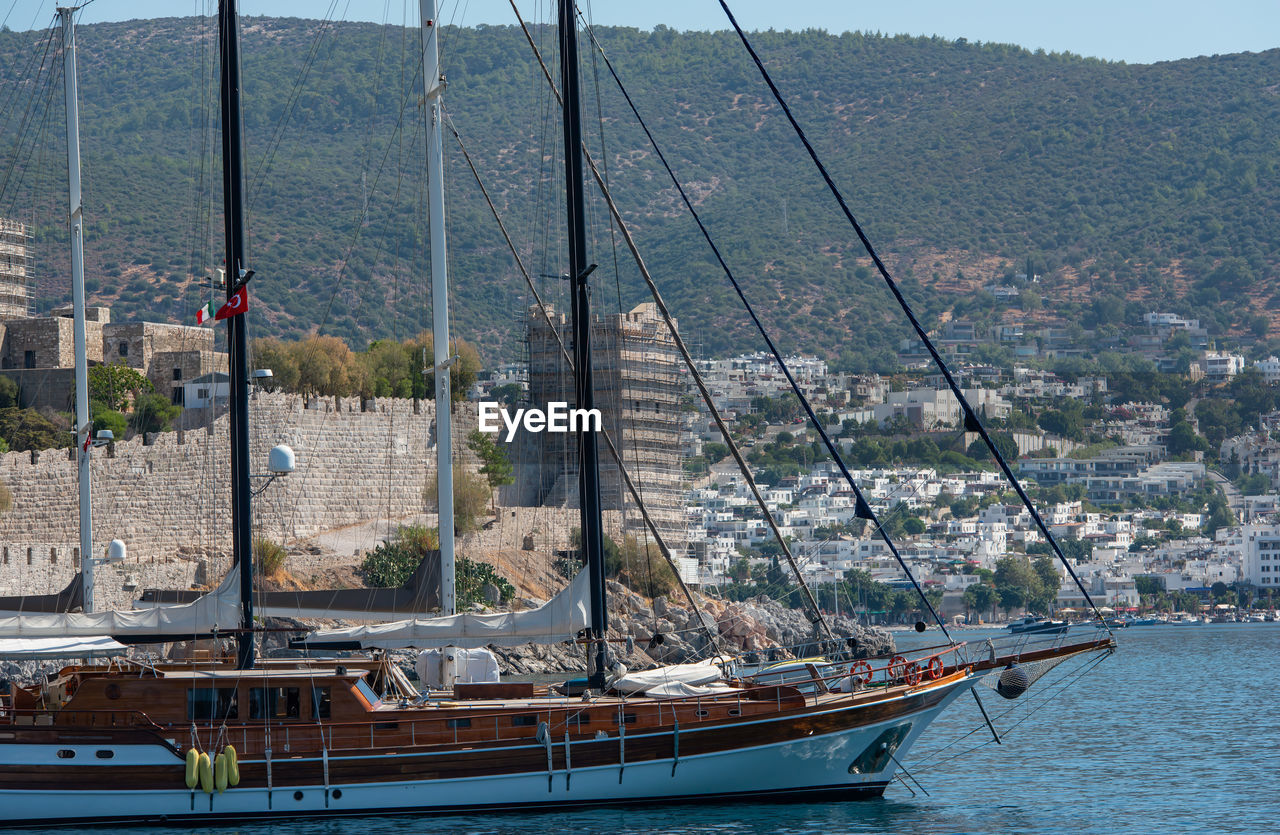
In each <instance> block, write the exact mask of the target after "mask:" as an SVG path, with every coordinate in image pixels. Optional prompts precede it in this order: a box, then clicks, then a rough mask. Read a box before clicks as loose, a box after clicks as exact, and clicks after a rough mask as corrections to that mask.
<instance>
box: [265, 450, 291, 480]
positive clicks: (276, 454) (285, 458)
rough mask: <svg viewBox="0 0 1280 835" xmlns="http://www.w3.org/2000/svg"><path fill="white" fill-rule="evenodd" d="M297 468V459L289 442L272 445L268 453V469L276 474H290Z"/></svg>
mask: <svg viewBox="0 0 1280 835" xmlns="http://www.w3.org/2000/svg"><path fill="white" fill-rule="evenodd" d="M296 468H297V459H296V458H295V456H294V454H293V449H292V448H290V446H289V445H288V444H280V445H278V446H275V447H272V448H271V452H270V453H269V454H268V455H267V469H268V470H270V471H271V472H272V474H274V475H288V474H289V473H291V472H293V471H294V470H295V469H296Z"/></svg>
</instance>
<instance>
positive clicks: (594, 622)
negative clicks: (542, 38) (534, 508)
mask: <svg viewBox="0 0 1280 835" xmlns="http://www.w3.org/2000/svg"><path fill="white" fill-rule="evenodd" d="M574 11H575V4H574V2H573V0H560V20H559V24H560V89H561V90H563V91H564V107H563V108H562V116H563V131H562V132H563V133H564V166H565V191H566V205H567V209H568V214H569V217H568V221H569V278H570V281H571V282H572V286H573V304H572V308H571V312H572V314H573V367H574V371H575V374H574V386H575V388H576V395H577V408H579V409H593V408H595V390H594V389H595V387H594V385H593V382H592V376H591V299H590V295H591V294H590V289H589V287H588V285H587V276H588V275H590V273H591V271H592V270H593V269H594V268H595V265H594V264H591V265H588V264H587V224H586V212H585V202H586V201H585V200H584V198H583V184H582V181H583V175H582V123H581V118H580V117H581V114H580V96H579V92H578V29H577V21H576V19H575V17H574ZM587 423H588V422H587V421H582V422H581V424H580V425H579V429H578V508H579V520H580V523H581V524H580V528H579V530H580V531H581V532H582V547H583V548H584V549H585V550H586V554H587V571H588V573H589V577H590V580H591V632H592V637H593V638H595V640H596V643H595V645H594V651H595V674H594V675H593V676H592V680H591V686H592V687H596V688H599V687H601V686H602V685H603V684H604V678H605V669H606V667H607V665H608V659H607V653H606V644H605V642H604V639H605V630H606V629H607V628H608V620H607V613H606V610H605V586H604V531H603V529H602V524H601V519H600V462H599V450H598V448H597V447H598V445H597V442H596V435H595V433H594V432H592V431H590V429H589V428H588V427H587V426H586V424H587Z"/></svg>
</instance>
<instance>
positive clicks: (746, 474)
mask: <svg viewBox="0 0 1280 835" xmlns="http://www.w3.org/2000/svg"><path fill="white" fill-rule="evenodd" d="M509 2H510V3H511V8H512V9H513V10H515V12H516V17H517V18H520V11H519V10H518V9H516V5H515V0H509ZM520 26H521V27H522V28H523V29H524V32H525V38H526V40H528V42H529V46H530V47H531V48H532V49H533V51H534V54H535V56H536V57H537V59H538V64H539V65H540V66H541V67H542V72H543V75H544V76H546V79H547V83H548V84H549V85H550V86H551V90H552V92H553V93H555V97H556V100H557V101H560V102H561V103H562V105H563V100H562V99H561V98H560V92H559V90H558V89H557V88H556V86H555V82H554V81H552V79H551V73H550V72H549V71H548V70H547V66H546V63H545V62H544V61H543V60H542V53H541V52H540V51H539V50H538V48H537V47H536V46H535V45H534V43H533V38H532V37H531V36H530V35H529V30H528V27H526V26H525V23H524V20H523V18H520ZM587 32H588V33H589V34H590V32H591V30H590V28H589V27H588V29H587ZM592 40H593V42H594V40H595V39H594V36H593V37H592ZM605 64H606V66H608V58H607V57H606V58H605ZM610 71H611V72H612V68H610ZM614 78H615V79H616V78H617V76H616V75H615V76H614ZM583 159H584V160H585V161H586V163H587V165H588V167H589V168H590V169H591V173H592V175H593V176H594V177H595V180H596V185H597V186H598V187H599V188H600V189H601V192H602V193H603V195H604V198H605V201H606V203H608V206H609V212H610V214H611V215H612V216H613V219H614V222H615V223H617V225H618V231H619V232H620V233H621V234H622V238H623V241H624V243H626V245H627V248H628V249H629V250H630V251H631V257H632V259H633V260H634V261H635V263H636V266H637V267H638V268H639V270H640V275H641V277H642V278H643V279H644V282H645V285H646V286H647V287H648V288H649V293H650V295H652V296H653V301H654V304H656V305H657V307H658V312H659V313H660V314H661V315H662V318H663V321H664V322H665V323H666V326H667V329H668V330H669V331H670V332H671V337H672V340H673V341H674V342H675V344H676V348H677V349H679V351H680V355H681V357H682V358H683V359H684V362H685V365H686V367H688V369H689V372H690V374H691V375H692V376H693V380H694V383H695V384H696V385H697V387H698V391H699V393H700V394H701V395H702V399H703V400H704V401H705V402H706V404H707V408H708V409H709V410H710V411H711V415H712V417H713V418H714V419H715V421H716V425H717V426H718V427H719V428H720V433H721V434H722V435H723V436H724V440H725V444H726V445H727V446H728V447H729V452H730V453H731V454H732V455H733V458H734V460H735V461H736V462H737V463H738V467H739V469H740V470H741V471H742V475H743V478H744V479H746V482H747V486H748V487H749V488H750V489H751V493H752V495H753V496H754V498H755V500H756V504H757V505H758V506H759V507H760V511H761V513H763V514H764V517H765V521H766V522H768V524H769V527H770V528H771V529H772V531H773V535H774V538H775V539H777V541H778V545H779V546H780V547H781V548H782V553H783V554H784V555H786V558H787V562H788V564H789V565H790V566H791V570H792V571H793V572H794V573H795V575H796V580H797V582H798V583H799V585H800V589H801V591H802V592H803V593H804V596H805V602H806V603H807V604H808V608H809V612H810V619H811V620H812V621H813V623H814V624H815V625H817V626H821V627H822V629H823V630H824V631H825V632H826V633H827V636H828V637H829V638H831V639H832V640H835V634H834V633H833V632H832V631H831V627H830V626H829V625H828V624H827V621H826V619H825V618H824V617H823V615H822V610H821V609H819V608H818V603H817V601H816V600H814V597H813V592H812V591H811V590H810V589H809V586H808V584H807V583H805V581H804V575H802V574H801V573H800V567H799V565H798V564H797V563H796V560H795V556H794V555H793V554H792V553H791V547H790V545H788V544H787V541H786V537H784V536H783V535H782V531H781V530H779V528H778V524H777V522H776V521H775V520H774V518H773V514H772V513H771V512H770V511H769V508H768V505H767V504H766V502H765V499H764V496H763V495H761V493H760V488H759V487H758V486H757V485H756V482H755V479H754V478H752V476H751V468H750V467H748V466H747V462H746V461H745V460H744V459H743V457H742V453H741V451H740V450H739V449H738V445H737V444H736V443H735V442H734V440H733V438H732V436H731V434H730V432H729V427H728V426H727V425H726V424H725V422H724V418H722V417H721V416H720V410H719V409H717V408H716V405H715V402H714V400H713V399H712V397H711V393H710V392H709V391H708V390H707V387H706V384H705V383H704V382H703V380H702V375H701V374H700V373H699V372H698V367H697V364H696V363H695V362H694V361H693V357H692V356H691V355H690V354H689V350H688V348H687V347H685V343H684V339H683V338H682V337H681V336H680V332H679V331H678V330H677V329H676V326H675V322H674V320H673V319H672V316H671V313H670V311H669V310H668V309H667V305H666V302H665V301H663V299H662V294H661V293H659V292H658V287H657V285H656V284H655V283H654V281H653V276H652V275H650V273H649V269H648V267H647V266H646V265H645V263H644V259H643V258H642V257H641V256H640V251H639V249H637V247H636V244H635V240H634V239H633V238H632V237H631V232H630V230H629V229H628V227H627V225H626V223H625V222H624V221H623V219H622V215H621V214H620V213H619V212H618V207H617V206H616V205H615V204H614V202H613V198H612V197H611V196H610V194H609V192H608V190H607V189H606V188H605V185H604V178H603V177H601V176H600V171H599V170H598V169H597V168H596V164H595V160H594V159H593V158H592V156H591V153H590V151H588V150H587V149H586V148H585V147H584V148H583ZM944 631H945V627H944Z"/></svg>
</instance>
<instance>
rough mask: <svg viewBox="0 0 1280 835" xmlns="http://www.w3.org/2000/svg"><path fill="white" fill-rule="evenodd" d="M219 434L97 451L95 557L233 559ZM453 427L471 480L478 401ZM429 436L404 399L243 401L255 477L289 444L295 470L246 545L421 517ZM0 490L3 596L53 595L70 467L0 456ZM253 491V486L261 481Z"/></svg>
mask: <svg viewBox="0 0 1280 835" xmlns="http://www.w3.org/2000/svg"><path fill="white" fill-rule="evenodd" d="M362 407H363V408H362ZM227 424H228V418H227V416H226V415H222V416H220V417H218V418H217V419H216V420H215V421H214V422H213V424H212V425H211V426H210V427H209V428H208V429H200V430H194V431H193V430H186V431H183V432H165V433H161V434H159V435H155V436H152V438H151V440H152V442H151V443H144V439H143V438H140V437H139V438H134V439H132V440H129V441H123V442H118V443H116V444H114V445H113V446H112V448H111V449H110V451H108V450H106V449H99V450H97V451H96V452H95V454H94V457H93V462H92V473H93V527H94V547H95V550H99V551H101V550H103V549H105V547H106V544H107V543H108V542H110V541H111V540H112V539H121V540H124V542H125V543H126V544H127V545H128V548H129V560H128V562H127V563H126V565H129V564H134V563H135V562H139V563H140V562H157V561H167V560H169V559H171V558H173V557H174V556H175V555H176V554H178V552H179V550H180V549H183V548H184V547H186V548H189V547H190V546H200V547H201V548H202V549H204V550H205V551H207V552H209V553H213V554H229V553H230V551H231V494H230V484H229V482H230V452H229V440H228V427H227ZM454 424H455V425H454V438H455V440H456V441H457V443H456V446H458V447H461V450H460V451H457V452H455V453H454V454H455V458H456V459H460V460H461V461H462V463H463V465H464V466H467V467H469V468H471V469H475V468H476V467H477V466H478V462H476V460H475V458H474V455H473V454H472V453H471V452H470V451H469V450H467V449H466V448H465V439H466V437H467V435H468V434H469V433H470V432H471V431H472V430H473V429H474V428H475V425H476V416H475V407H474V404H471V403H460V404H456V405H455V406H454ZM434 426H435V404H434V403H433V402H430V401H424V402H420V403H419V404H418V408H417V410H416V411H415V407H414V403H413V401H411V400H396V399H379V400H377V401H366V402H365V403H363V404H362V403H361V401H360V400H359V399H357V398H341V399H338V398H332V397H327V398H310V399H308V400H306V401H304V400H303V398H301V397H298V396H296V395H288V394H279V393H277V394H271V393H266V392H262V393H259V394H257V395H256V396H255V398H254V399H253V401H252V402H251V404H250V439H251V450H250V461H251V465H252V467H253V468H254V469H255V471H261V472H266V464H267V453H268V451H269V450H270V449H271V448H272V447H273V446H275V445H276V444H281V443H285V444H288V445H289V446H291V447H293V450H294V452H295V453H296V455H297V470H296V471H295V472H294V473H293V474H292V475H290V476H289V477H287V478H284V479H278V480H276V481H275V482H274V483H273V484H271V485H270V486H269V487H267V488H266V489H265V490H264V491H263V493H262V495H261V496H259V497H258V498H256V499H255V501H254V532H255V535H261V536H265V537H267V538H269V539H272V540H274V541H277V542H289V541H293V540H296V539H300V538H306V537H310V536H313V535H315V534H317V533H319V532H321V531H325V530H330V529H333V528H338V527H342V526H346V525H353V524H357V523H360V522H364V521H366V520H369V519H374V518H395V517H399V516H408V515H412V514H420V513H423V512H424V511H425V510H426V509H427V508H426V502H425V499H424V498H423V488H424V487H425V486H426V484H427V482H428V480H429V479H430V478H433V477H434V475H435V447H434V436H435V431H434ZM0 480H3V481H4V483H5V484H6V485H8V487H9V490H10V491H11V493H12V494H13V506H12V508H11V509H10V510H9V511H7V512H5V513H0V548H3V549H4V550H2V551H0V594H21V593H27V594H47V593H52V592H56V591H59V590H60V589H62V588H63V587H65V586H66V584H67V583H68V582H69V581H70V579H71V577H72V575H73V574H74V573H75V571H76V570H77V568H78V545H79V533H78V523H79V509H78V500H77V497H78V485H77V482H76V463H75V460H74V456H73V455H70V454H69V453H68V451H66V450H44V451H42V452H39V453H34V454H33V453H30V452H11V453H7V454H4V455H0ZM255 482H256V484H255V488H256V487H257V486H259V485H260V484H261V481H260V480H258V479H255ZM433 510H434V508H433ZM5 554H7V555H8V559H7V561H5V560H4V556H3V555H5ZM28 554H30V561H28Z"/></svg>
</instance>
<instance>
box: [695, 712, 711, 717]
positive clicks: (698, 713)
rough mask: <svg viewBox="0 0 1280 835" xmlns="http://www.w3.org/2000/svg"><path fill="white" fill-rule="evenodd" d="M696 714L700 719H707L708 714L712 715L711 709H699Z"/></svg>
mask: <svg viewBox="0 0 1280 835" xmlns="http://www.w3.org/2000/svg"><path fill="white" fill-rule="evenodd" d="M696 715H697V717H698V718H699V719H706V718H707V717H708V716H710V715H711V711H709V710H699V711H697V713H696Z"/></svg>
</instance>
